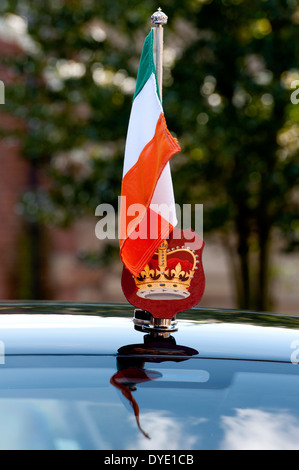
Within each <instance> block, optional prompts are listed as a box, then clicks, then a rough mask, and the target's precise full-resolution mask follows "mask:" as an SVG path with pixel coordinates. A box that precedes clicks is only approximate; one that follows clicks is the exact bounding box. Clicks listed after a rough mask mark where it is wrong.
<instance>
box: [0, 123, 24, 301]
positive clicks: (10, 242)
mask: <svg viewBox="0 0 299 470" xmlns="http://www.w3.org/2000/svg"><path fill="white" fill-rule="evenodd" d="M0 127H1V117H0ZM27 179H28V167H27V163H26V162H25V160H23V159H21V158H20V156H19V147H18V145H17V143H16V142H14V141H12V140H3V141H2V142H0V299H12V298H15V295H16V289H17V285H16V284H17V277H16V276H17V272H18V269H17V268H18V266H17V265H18V261H19V259H18V251H19V250H18V249H19V235H20V233H21V231H22V224H23V221H22V218H21V217H20V216H18V215H17V212H16V206H17V203H18V200H19V196H20V194H21V191H22V189H24V187H25V186H26V184H27Z"/></svg>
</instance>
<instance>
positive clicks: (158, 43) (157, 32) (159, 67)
mask: <svg viewBox="0 0 299 470" xmlns="http://www.w3.org/2000/svg"><path fill="white" fill-rule="evenodd" d="M151 21H152V25H153V27H152V29H153V31H154V62H155V67H156V72H157V79H158V86H159V93H160V98H161V101H162V91H163V89H162V88H163V33H164V31H163V25H165V24H166V23H167V21H168V16H166V15H165V13H163V12H162V10H161V8H158V11H156V12H155V13H154V14H153V15H152V17H151Z"/></svg>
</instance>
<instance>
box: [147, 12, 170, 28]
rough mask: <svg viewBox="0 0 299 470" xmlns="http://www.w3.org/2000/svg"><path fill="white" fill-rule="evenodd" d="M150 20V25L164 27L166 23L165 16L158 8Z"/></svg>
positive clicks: (166, 18)
mask: <svg viewBox="0 0 299 470" xmlns="http://www.w3.org/2000/svg"><path fill="white" fill-rule="evenodd" d="M151 20H152V24H155V25H164V24H166V23H167V21H168V16H167V15H165V13H163V11H162V9H161V8H158V11H156V12H155V13H154V14H153V15H152V17H151Z"/></svg>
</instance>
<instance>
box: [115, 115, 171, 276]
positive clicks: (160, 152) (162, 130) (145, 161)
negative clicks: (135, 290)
mask: <svg viewBox="0 0 299 470" xmlns="http://www.w3.org/2000/svg"><path fill="white" fill-rule="evenodd" d="M179 151H180V146H179V145H178V143H177V141H176V140H175V139H174V138H173V137H172V135H171V134H170V132H169V131H168V129H167V126H166V122H165V118H164V114H163V113H161V114H160V117H159V119H158V122H157V126H156V131H155V135H154V137H153V139H152V140H151V141H150V142H149V143H148V144H147V145H146V146H145V147H144V149H143V150H142V152H141V154H140V156H139V159H138V161H137V163H135V165H134V166H133V167H132V168H131V169H130V170H129V171H128V172H127V173H126V174H125V176H124V178H123V183H122V197H125V198H126V204H125V207H123V206H122V207H121V214H120V234H121V237H120V238H121V239H120V247H121V258H122V260H123V262H124V264H125V265H126V266H127V267H128V269H129V270H130V271H131V272H132V273H133V274H134V273H135V275H136V274H138V273H139V272H140V271H141V270H142V269H143V268H144V266H145V264H146V256H143V253H147V259H148V258H149V257H150V256H151V253H150V251H149V250H150V249H151V248H150V247H152V250H153V252H154V251H155V249H156V248H157V247H158V246H159V242H160V241H163V240H164V239H165V238H167V237H168V235H169V233H170V232H171V230H172V228H173V227H172V225H171V224H169V222H168V221H166V220H164V221H163V218H162V217H160V223H161V233H159V231H158V233H157V237H156V238H155V239H152V238H151V239H150V240H145V239H142V240H140V247H139V248H138V253H139V254H138V256H137V257H136V250H137V244H136V243H137V240H136V237H135V236H136V229H137V228H138V227H139V228H138V231H139V230H140V228H141V224H142V221H143V220H145V221H146V222H144V223H150V224H152V222H151V220H147V219H148V217H145V213H146V212H147V211H148V209H149V206H150V203H151V199H152V197H153V194H154V192H155V188H156V186H157V182H158V180H159V178H160V176H161V174H162V172H163V170H164V168H165V166H166V164H167V163H168V162H169V160H170V159H171V157H172V156H173V155H174V154H176V153H178V152H179ZM134 204H139V205H141V206H143V208H144V210H143V212H142V211H140V214H139V217H136V215H135V214H133V215H132V214H131V215H128V212H127V210H128V209H129V208H130V207H132V206H133V205H134ZM152 228H153V227H151V229H152ZM134 232H135V234H134ZM155 232H156V231H155V230H154V231H153V230H151V233H155ZM162 232H163V233H162ZM130 236H131V238H132V237H133V238H134V243H133V245H132V243H131V242H132V240H131V241H129V240H130V239H129V238H128V237H130ZM128 246H130V247H131V248H130V249H129V248H128ZM142 246H143V247H144V248H142ZM154 247H156V248H154ZM133 259H134V260H135V261H133ZM144 259H145V261H144Z"/></svg>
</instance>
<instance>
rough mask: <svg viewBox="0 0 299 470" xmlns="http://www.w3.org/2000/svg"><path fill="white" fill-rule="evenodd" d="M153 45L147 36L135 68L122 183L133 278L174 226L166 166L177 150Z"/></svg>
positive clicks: (126, 259)
mask: <svg viewBox="0 0 299 470" xmlns="http://www.w3.org/2000/svg"><path fill="white" fill-rule="evenodd" d="M153 39H154V36H153V30H151V32H150V34H149V35H148V36H147V38H146V40H145V43H144V46H143V51H142V55H141V60H140V64H139V70H138V76H137V83H136V90H135V95H134V99H133V105H132V110H131V116H130V121H129V128H128V134H127V141H126V149H125V160H124V169H123V180H122V198H121V211H120V212H121V213H120V253H121V259H122V261H123V263H124V265H125V266H126V267H127V269H129V271H131V273H132V274H133V275H137V274H138V273H140V271H142V269H143V268H144V267H145V265H146V264H147V263H148V261H149V260H150V259H151V257H152V256H153V254H154V253H155V251H156V250H157V248H158V247H159V246H160V245H161V243H162V242H163V240H165V239H166V238H167V237H168V236H169V234H170V233H171V231H172V230H173V228H174V226H175V225H176V224H177V220H176V215H175V200H174V194H173V186H172V179H171V173H170V166H169V160H170V159H171V157H172V156H173V155H174V154H176V153H177V152H179V151H180V147H179V145H178V143H177V141H176V140H175V139H174V138H173V137H172V136H171V134H170V133H169V131H168V129H167V126H166V122H165V118H164V113H163V108H162V104H161V99H160V96H159V89H158V83H157V76H156V69H155V65H154V58H153Z"/></svg>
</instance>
